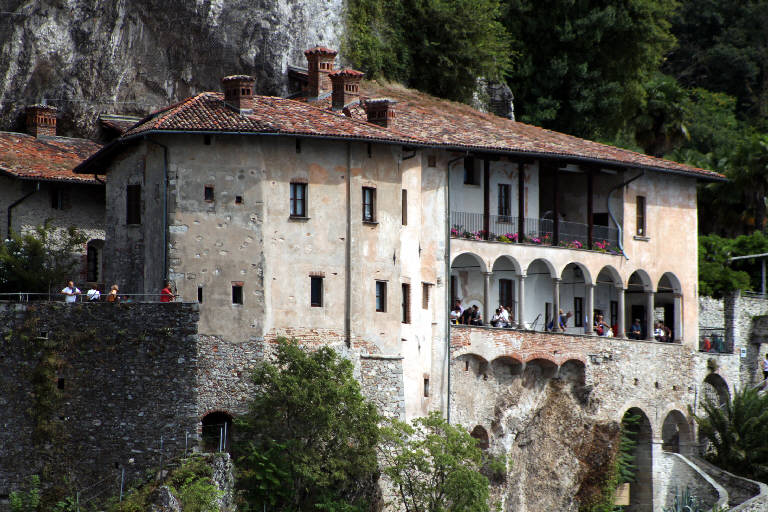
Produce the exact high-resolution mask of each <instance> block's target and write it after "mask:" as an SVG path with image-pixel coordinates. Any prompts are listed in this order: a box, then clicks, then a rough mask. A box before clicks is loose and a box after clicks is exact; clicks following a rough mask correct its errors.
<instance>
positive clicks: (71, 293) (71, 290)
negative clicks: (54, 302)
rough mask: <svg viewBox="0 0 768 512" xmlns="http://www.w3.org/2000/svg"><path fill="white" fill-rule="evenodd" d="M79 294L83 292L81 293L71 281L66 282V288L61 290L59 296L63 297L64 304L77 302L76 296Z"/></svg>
mask: <svg viewBox="0 0 768 512" xmlns="http://www.w3.org/2000/svg"><path fill="white" fill-rule="evenodd" d="M81 293H83V292H81V291H80V290H79V289H78V288H77V287H76V286H75V283H74V282H72V281H70V282H68V283H67V286H66V287H65V288H64V289H63V290H61V294H62V295H64V302H77V296H78V295H80V294H81Z"/></svg>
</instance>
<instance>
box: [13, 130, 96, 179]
mask: <svg viewBox="0 0 768 512" xmlns="http://www.w3.org/2000/svg"><path fill="white" fill-rule="evenodd" d="M100 148H101V145H100V144H97V143H96V142H93V141H90V140H86V139H72V138H69V137H42V138H36V137H33V136H31V135H27V134H24V133H13V132H0V172H1V173H4V174H7V175H11V176H15V177H17V178H21V179H38V180H46V181H70V182H77V183H94V184H95V183H98V181H96V180H95V179H94V178H93V176H86V175H82V174H75V173H74V172H73V169H74V168H75V166H77V165H78V164H80V163H81V162H82V161H83V160H85V159H86V158H88V157H90V156H91V155H93V154H94V153H96V152H97V151H98V150H99V149H100Z"/></svg>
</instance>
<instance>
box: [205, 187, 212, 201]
mask: <svg viewBox="0 0 768 512" xmlns="http://www.w3.org/2000/svg"><path fill="white" fill-rule="evenodd" d="M204 196H205V200H206V201H208V202H211V201H213V200H214V195H213V185H206V186H205V192H204Z"/></svg>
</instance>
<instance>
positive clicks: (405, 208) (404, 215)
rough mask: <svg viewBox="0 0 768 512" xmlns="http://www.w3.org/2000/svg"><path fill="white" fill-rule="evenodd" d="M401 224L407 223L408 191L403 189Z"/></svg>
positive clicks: (405, 224)
mask: <svg viewBox="0 0 768 512" xmlns="http://www.w3.org/2000/svg"><path fill="white" fill-rule="evenodd" d="M402 203H403V204H402V210H403V226H407V225H408V191H407V190H405V189H403V196H402Z"/></svg>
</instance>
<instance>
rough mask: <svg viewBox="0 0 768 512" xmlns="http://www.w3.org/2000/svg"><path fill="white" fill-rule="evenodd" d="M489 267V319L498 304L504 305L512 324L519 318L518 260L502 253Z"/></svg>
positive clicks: (519, 266) (520, 272)
mask: <svg viewBox="0 0 768 512" xmlns="http://www.w3.org/2000/svg"><path fill="white" fill-rule="evenodd" d="M491 268H492V275H491V279H490V282H489V284H490V291H489V299H490V304H489V305H488V307H489V308H490V309H489V310H488V315H489V319H490V318H492V317H493V315H494V314H495V312H496V308H497V307H498V306H504V307H505V308H507V310H508V314H509V320H510V323H511V324H514V323H516V322H517V320H516V319H517V318H520V311H519V304H520V276H521V275H522V271H523V270H522V267H521V265H520V262H518V261H517V260H516V259H515V258H513V257H512V256H510V255H507V254H503V255H501V256H499V257H498V258H496V261H494V262H493V265H492V267H491ZM506 327H509V325H506Z"/></svg>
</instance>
